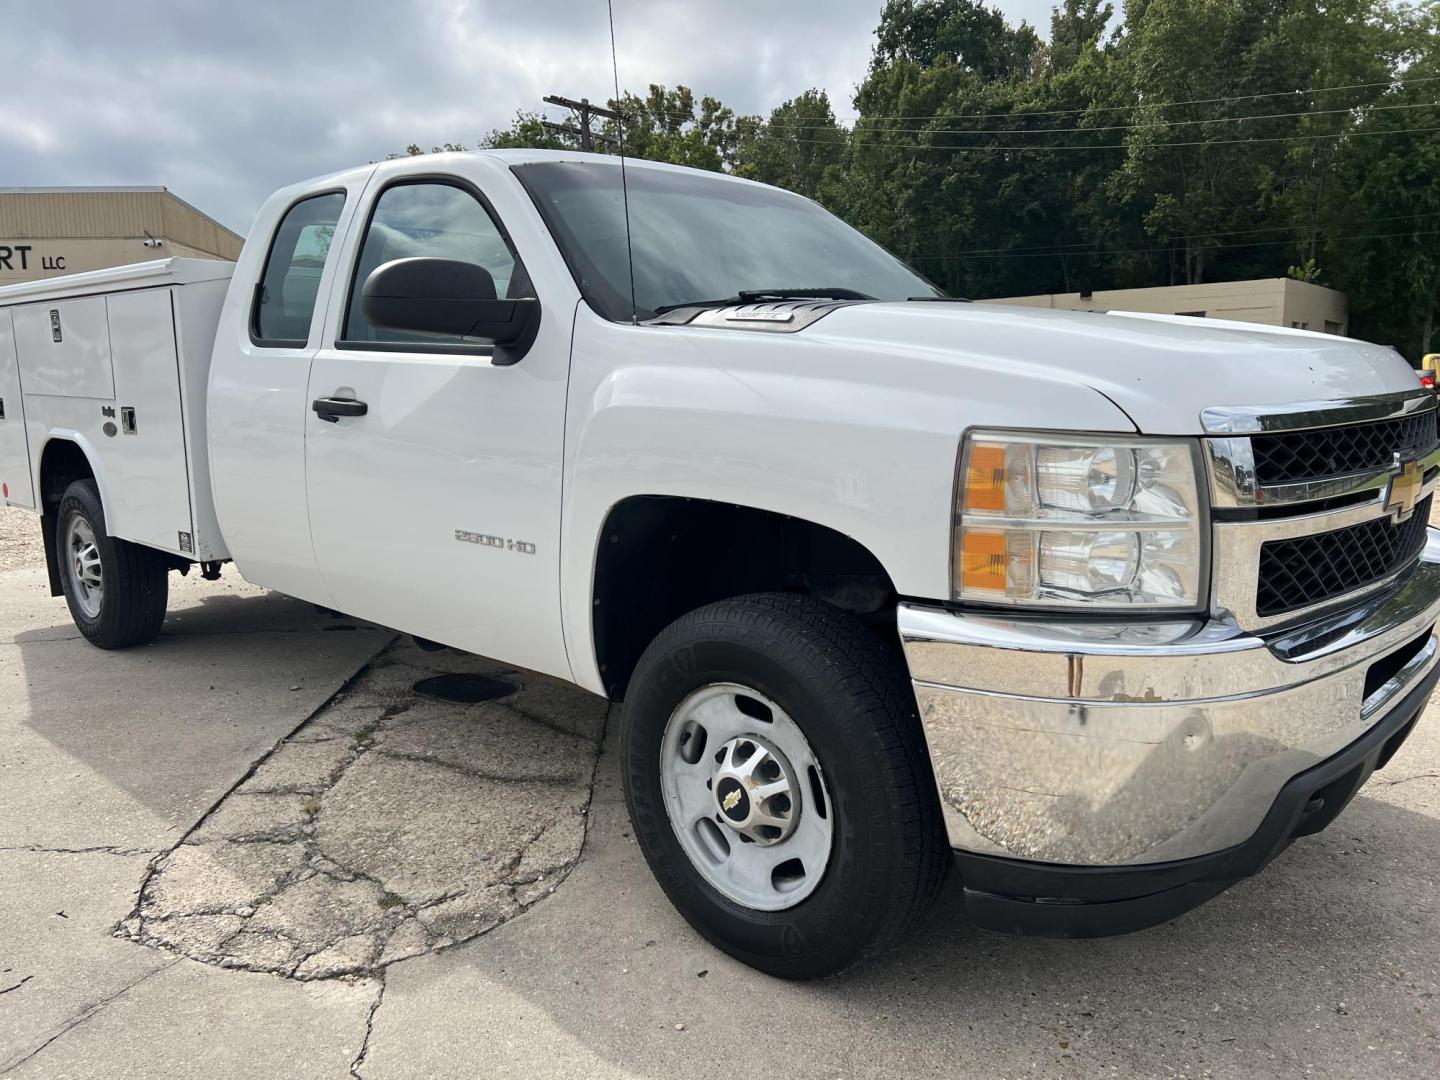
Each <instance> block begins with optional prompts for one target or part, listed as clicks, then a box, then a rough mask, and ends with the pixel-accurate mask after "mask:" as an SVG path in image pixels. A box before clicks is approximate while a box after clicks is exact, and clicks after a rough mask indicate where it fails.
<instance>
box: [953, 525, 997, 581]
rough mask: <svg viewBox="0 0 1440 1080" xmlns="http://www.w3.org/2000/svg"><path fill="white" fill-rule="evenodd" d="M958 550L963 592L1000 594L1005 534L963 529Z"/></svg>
mask: <svg viewBox="0 0 1440 1080" xmlns="http://www.w3.org/2000/svg"><path fill="white" fill-rule="evenodd" d="M962 545H963V546H962V547H961V549H960V576H961V581H962V583H963V584H964V586H965V588H967V589H986V590H989V591H992V592H1004V591H1005V584H1006V574H1005V534H1004V533H1002V532H981V531H979V530H976V529H966V530H965V532H964V536H963V539H962Z"/></svg>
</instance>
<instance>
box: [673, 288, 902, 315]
mask: <svg viewBox="0 0 1440 1080" xmlns="http://www.w3.org/2000/svg"><path fill="white" fill-rule="evenodd" d="M874 299H875V297H873V296H871V295H869V294H868V293H863V292H857V291H856V290H854V289H845V288H841V287H840V286H838V285H837V286H833V287H830V286H826V287H823V288H801V289H741V290H740V291H738V292H737V293H736V294H735V295H734V296H727V297H725V299H723V300H686V301H684V302H682V303H679V304H662V305H661V306H660V307H657V308H655V309H654V310H655V314H656V315H664V314H665V313H666V312H667V311H675V310H676V309H677V308H686V307H728V306H730V305H731V304H753V303H755V302H756V301H757V300H874Z"/></svg>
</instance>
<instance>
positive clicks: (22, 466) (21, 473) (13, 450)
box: [0, 308, 35, 510]
mask: <svg viewBox="0 0 1440 1080" xmlns="http://www.w3.org/2000/svg"><path fill="white" fill-rule="evenodd" d="M0 485H3V488H0V506H24V507H27V508H28V509H31V510H33V509H34V508H35V497H34V493H33V491H32V489H31V486H30V450H29V447H28V446H27V445H26V442H25V410H24V408H23V406H22V405H21V402H20V361H19V355H18V354H17V353H16V351H15V330H14V328H13V326H12V324H11V318H10V309H9V308H0Z"/></svg>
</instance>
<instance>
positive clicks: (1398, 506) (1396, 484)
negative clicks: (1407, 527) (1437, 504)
mask: <svg viewBox="0 0 1440 1080" xmlns="http://www.w3.org/2000/svg"><path fill="white" fill-rule="evenodd" d="M1423 479H1424V477H1423V476H1422V474H1421V472H1420V463H1419V462H1418V461H1416V460H1415V459H1414V458H1411V459H1410V460H1408V461H1402V460H1401V458H1400V454H1399V453H1398V452H1397V453H1396V454H1395V471H1394V473H1393V474H1392V475H1391V477H1390V487H1389V489H1388V490H1387V491H1386V492H1385V512H1386V513H1388V514H1389V515H1390V517H1391V518H1392V519H1394V521H1395V524H1397V525H1398V524H1400V522H1402V521H1405V520H1407V519H1408V518H1409V517H1410V515H1411V514H1412V513H1414V511H1415V504H1416V503H1417V502H1419V501H1420V485H1421V482H1422V480H1423Z"/></svg>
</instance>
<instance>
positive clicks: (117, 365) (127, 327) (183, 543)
mask: <svg viewBox="0 0 1440 1080" xmlns="http://www.w3.org/2000/svg"><path fill="white" fill-rule="evenodd" d="M105 302H106V305H107V309H108V317H109V326H110V341H111V348H112V350H113V355H114V369H115V410H114V411H115V417H114V424H115V428H114V429H112V428H110V427H106V428H105V432H106V437H105V438H104V439H103V440H102V441H101V443H100V448H99V449H100V453H101V455H102V457H103V458H104V463H105V469H106V472H107V474H108V477H109V481H110V488H111V490H112V491H114V492H116V493H118V495H119V498H117V499H115V500H114V505H113V506H106V507H105V518H106V522H105V524H106V527H107V528H108V529H109V530H110V532H111V533H112V534H113V535H115V536H118V537H120V538H122V539H124V540H131V541H134V542H135V543H137V544H146V545H148V546H150V547H156V548H161V549H163V550H165V551H170V552H174V553H176V554H179V555H186V556H193V555H194V553H195V540H194V527H193V525H192V519H191V513H190V477H189V470H188V467H187V465H186V454H185V429H184V423H183V420H182V418H181V415H180V366H179V359H178V357H177V356H176V352H175V321H174V314H173V312H172V309H171V291H170V290H169V289H143V290H137V291H135V292H124V293H114V294H112V295H110V296H107V297H105ZM111 430H116V431H117V434H115V435H110V434H109V432H110V431H111Z"/></svg>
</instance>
